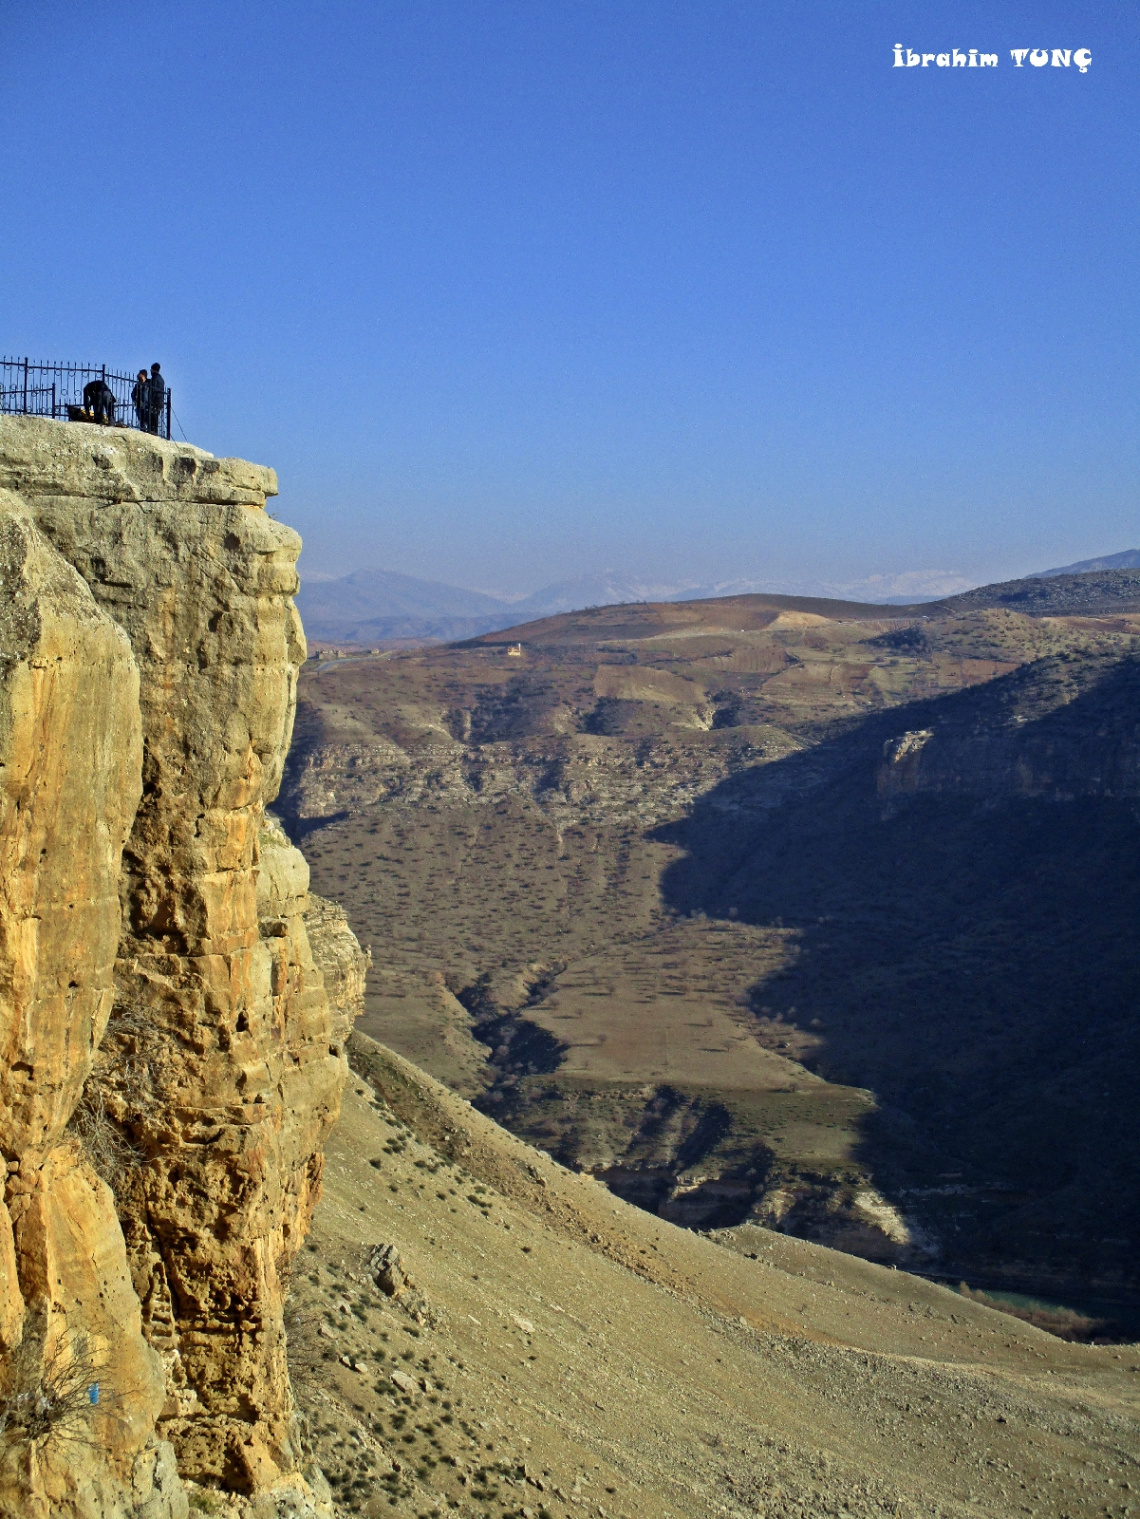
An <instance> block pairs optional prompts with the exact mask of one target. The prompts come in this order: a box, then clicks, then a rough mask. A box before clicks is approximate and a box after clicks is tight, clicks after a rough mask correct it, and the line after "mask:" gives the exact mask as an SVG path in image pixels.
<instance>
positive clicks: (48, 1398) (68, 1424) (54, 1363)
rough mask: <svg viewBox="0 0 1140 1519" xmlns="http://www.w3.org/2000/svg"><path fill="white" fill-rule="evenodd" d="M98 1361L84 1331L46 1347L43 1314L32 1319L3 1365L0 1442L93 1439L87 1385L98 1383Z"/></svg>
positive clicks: (82, 1441) (89, 1441) (86, 1441)
mask: <svg viewBox="0 0 1140 1519" xmlns="http://www.w3.org/2000/svg"><path fill="white" fill-rule="evenodd" d="M99 1365H100V1362H99V1359H98V1357H97V1356H96V1355H95V1354H94V1352H93V1351H92V1349H91V1345H90V1342H89V1340H88V1339H87V1336H86V1335H85V1334H83V1333H81V1332H78V1331H76V1332H73V1333H65V1334H63V1335H61V1336H59V1337H58V1338H56V1339H54V1340H53V1341H52V1343H51V1346H50V1348H49V1346H48V1344H47V1341H46V1333H45V1324H44V1320H43V1318H42V1317H41V1318H40V1319H38V1320H31V1321H30V1322H29V1323H28V1324H27V1325H26V1326H25V1330H24V1338H23V1339H22V1340H21V1342H20V1343H19V1345H17V1346H16V1348H15V1350H13V1351H12V1352H11V1354H10V1355H9V1356H8V1357H7V1360H6V1363H5V1365H4V1367H3V1373H2V1381H0V1446H2V1445H18V1444H41V1445H42V1444H45V1443H46V1442H47V1441H49V1440H58V1441H66V1442H70V1443H73V1444H78V1445H90V1444H92V1443H94V1436H93V1433H92V1428H91V1416H92V1413H93V1411H94V1406H95V1405H94V1404H93V1403H92V1401H91V1389H92V1387H94V1386H96V1385H97V1384H98V1381H99ZM100 1401H105V1397H103V1398H101V1399H100Z"/></svg>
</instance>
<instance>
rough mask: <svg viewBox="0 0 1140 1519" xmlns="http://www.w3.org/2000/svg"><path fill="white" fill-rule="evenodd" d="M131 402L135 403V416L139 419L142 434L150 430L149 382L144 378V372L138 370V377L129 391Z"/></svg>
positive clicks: (143, 370)
mask: <svg viewBox="0 0 1140 1519" xmlns="http://www.w3.org/2000/svg"><path fill="white" fill-rule="evenodd" d="M131 400H132V401H133V402H134V403H135V416H136V417H138V419H139V426H140V427H141V428H142V429H143V431H144V432H146V431H149V428H150V381H149V380H148V379H147V377H146V370H145V369H140V370H139V377H138V379H137V380H136V381H135V385H134V389H133V390H132V391H131Z"/></svg>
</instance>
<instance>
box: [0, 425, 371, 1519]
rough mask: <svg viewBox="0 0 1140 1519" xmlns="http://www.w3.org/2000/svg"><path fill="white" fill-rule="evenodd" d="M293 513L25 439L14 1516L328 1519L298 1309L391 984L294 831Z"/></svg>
mask: <svg viewBox="0 0 1140 1519" xmlns="http://www.w3.org/2000/svg"><path fill="white" fill-rule="evenodd" d="M275 493H276V479H275V477H274V475H273V472H272V471H271V470H267V469H262V468H260V467H258V466H255V465H251V464H247V463H245V462H244V461H241V460H232V459H215V458H213V457H212V456H211V455H209V454H206V453H203V452H202V451H201V450H198V449H194V448H190V447H186V446H183V445H178V444H174V443H168V442H164V441H162V440H159V439H154V438H150V437H144V436H141V435H138V434H132V433H127V432H125V431H121V430H117V429H111V428H93V427H84V428H80V427H75V426H73V425H71V424H64V423H56V422H51V421H46V420H41V419H38V418H24V417H5V418H0V851H2V858H3V868H2V870H0V1034H2V1039H3V1045H2V1049H0V1148H2V1149H3V1156H4V1160H5V1162H6V1167H7V1184H6V1189H5V1196H4V1206H3V1207H0V1352H2V1358H0V1513H4V1514H12V1515H16V1514H19V1515H22V1516H40V1515H42V1516H45V1519H46V1516H47V1515H49V1514H50V1515H52V1516H57V1515H64V1516H71V1515H75V1516H83V1519H104V1516H116V1519H117V1516H120V1515H122V1516H123V1519H126V1516H128V1515H131V1516H145V1519H180V1516H182V1515H185V1514H186V1513H187V1512H188V1499H187V1491H186V1482H191V1483H197V1484H202V1485H204V1486H207V1487H210V1488H212V1489H215V1490H216V1492H217V1494H218V1496H219V1498H221V1495H223V1494H225V1495H226V1500H225V1501H227V1503H228V1504H230V1505H232V1507H233V1510H234V1511H241V1510H243V1509H248V1510H249V1511H250V1512H256V1513H258V1514H263V1513H264V1514H272V1513H276V1512H290V1513H297V1514H303V1513H305V1512H310V1513H319V1512H327V1511H328V1503H327V1493H326V1492H325V1490H324V1489H323V1482H322V1480H321V1479H320V1477H319V1474H317V1473H313V1474H312V1477H313V1481H312V1482H311V1483H310V1482H309V1481H308V1480H307V1479H306V1476H305V1474H304V1472H303V1470H302V1468H303V1466H304V1460H303V1457H302V1453H301V1450H300V1445H299V1442H298V1438H297V1430H296V1419H295V1415H294V1409H293V1401H292V1394H291V1389H290V1386H289V1378H288V1372H287V1368H286V1362H285V1336H284V1329H283V1318H282V1316H283V1300H284V1293H285V1283H286V1277H287V1273H288V1269H289V1264H290V1262H291V1260H292V1258H293V1256H294V1255H295V1253H296V1251H297V1249H298V1248H299V1245H300V1242H301V1240H302V1239H303V1237H304V1235H305V1233H306V1230H307V1229H308V1226H309V1220H310V1217H311V1214H312V1210H313V1207H314V1205H315V1202H316V1199H317V1197H318V1195H319V1191H320V1185H321V1168H322V1156H321V1150H322V1145H323V1143H324V1140H325V1138H326V1136H327V1134H328V1133H329V1130H330V1129H331V1127H332V1125H333V1123H334V1122H335V1120H336V1117H337V1114H338V1111H339V1105H340V1098H341V1092H342V1088H343V1086H344V1082H345V1076H346V1070H347V1067H346V1063H345V1055H344V1040H345V1036H346V1033H347V1029H348V1026H349V1025H350V1023H351V1020H352V1017H353V1016H354V1013H355V1007H356V1001H357V999H358V998H359V996H360V993H361V990H362V970H363V963H364V961H363V956H362V955H361V953H360V950H359V947H358V946H357V945H356V942H355V940H354V939H353V938H352V935H351V932H350V931H349V930H348V928H347V924H346V923H345V921H344V919H343V915H338V912H337V910H336V909H335V908H333V907H332V906H331V905H330V904H322V903H321V902H320V901H319V900H315V899H313V898H311V897H310V896H309V893H308V870H307V867H306V865H305V862H304V860H303V858H302V857H301V855H300V853H299V852H298V851H297V850H295V849H293V848H292V846H291V845H290V844H289V842H288V840H287V839H286V838H285V836H284V834H283V833H282V832H281V830H280V828H279V826H278V825H276V824H275V823H274V822H273V821H272V820H271V819H267V817H266V812H265V809H266V806H267V805H268V804H269V803H270V802H271V801H272V800H273V798H274V797H275V796H276V794H277V790H278V787H279V785H280V780H281V771H282V766H283V762H284V757H285V754H286V752H287V749H288V745H289V740H290V736H291V732H292V725H293V713H294V707H295V699H296V679H297V671H298V668H299V666H300V664H301V662H302V661H303V659H304V655H305V647H304V639H303V635H302V631H301V626H300V621H299V618H298V616H297V613H296V610H295V608H294V606H293V602H292V597H293V594H294V592H295V591H296V589H297V584H298V581H297V573H296V568H295V566H296V560H297V556H298V554H299V552H300V547H301V543H300V539H299V538H298V536H297V535H296V534H295V533H294V532H292V531H291V530H290V529H289V528H287V527H285V526H283V525H282V524H281V523H279V522H277V521H275V520H274V519H273V518H272V517H270V516H269V515H268V514H267V513H266V511H265V500H266V497H267V496H269V495H273V494H275ZM307 922H311V923H312V925H313V930H314V931H313V935H312V939H310V935H309V931H308V928H307ZM326 978H327V983H328V984H327V987H326ZM183 1479H185V1481H184V1480H183Z"/></svg>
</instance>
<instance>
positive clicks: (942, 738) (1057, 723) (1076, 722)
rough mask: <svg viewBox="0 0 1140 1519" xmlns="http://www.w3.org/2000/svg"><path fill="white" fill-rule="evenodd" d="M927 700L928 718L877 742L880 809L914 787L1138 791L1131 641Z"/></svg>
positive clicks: (1010, 792)
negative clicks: (936, 703)
mask: <svg viewBox="0 0 1140 1519" xmlns="http://www.w3.org/2000/svg"><path fill="white" fill-rule="evenodd" d="M1081 578H1083V577H1081ZM928 710H929V715H930V716H931V717H932V718H933V719H934V720H933V722H932V724H931V726H928V727H924V728H921V729H915V730H912V731H910V732H907V733H903V734H901V735H900V736H899V737H897V738H892V739H889V740H887V742H886V743H885V744H884V746H883V752H882V758H881V760H880V763H879V767H878V773H877V777H876V780H877V789H878V794H879V797H880V799H881V800H882V801H883V802H884V803H885V804H886V806H887V808H888V810H890V809H891V808H893V807H894V806H896V805H898V804H899V803H900V802H902V801H903V800H904V799H905V798H906V797H908V796H915V795H917V794H919V793H928V794H943V795H954V794H957V795H962V796H976V797H984V798H987V799H988V800H991V801H992V800H996V799H998V798H1011V797H1037V798H1042V799H1045V800H1049V801H1071V800H1072V799H1073V798H1076V797H1134V796H1136V795H1138V794H1140V716H1138V715H1137V714H1138V712H1140V660H1138V659H1137V658H1136V654H1135V651H1134V650H1132V651H1130V652H1129V653H1128V654H1126V655H1125V656H1124V657H1120V656H1119V655H1115V654H1113V655H1100V656H1095V655H1094V656H1092V657H1085V658H1083V659H1081V660H1079V661H1078V660H1075V659H1073V658H1071V657H1069V656H1067V655H1055V656H1052V657H1050V658H1046V659H1040V660H1036V661H1034V662H1033V663H1032V664H1030V665H1028V666H1026V667H1025V668H1024V669H1022V670H1018V671H1017V672H1016V673H1014V674H1012V675H1007V676H1006V677H1004V678H1003V679H1001V680H996V681H994V682H993V684H992V685H991V686H989V687H984V688H983V689H981V690H980V691H972V692H969V693H966V694H964V695H961V696H958V697H955V698H953V699H952V700H950V701H947V702H946V703H944V704H943V705H942V706H941V707H940V708H939V709H928Z"/></svg>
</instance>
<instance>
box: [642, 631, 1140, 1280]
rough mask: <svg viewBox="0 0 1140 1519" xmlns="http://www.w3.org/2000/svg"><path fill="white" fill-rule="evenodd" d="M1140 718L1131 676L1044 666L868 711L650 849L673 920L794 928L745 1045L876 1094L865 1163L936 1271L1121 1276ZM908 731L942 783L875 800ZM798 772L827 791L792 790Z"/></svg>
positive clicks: (724, 793) (1130, 1175) (1111, 669)
mask: <svg viewBox="0 0 1140 1519" xmlns="http://www.w3.org/2000/svg"><path fill="white" fill-rule="evenodd" d="M1074 679H1079V680H1081V681H1082V682H1083V683H1084V685H1085V689H1084V690H1081V691H1079V693H1078V694H1076V695H1075V696H1074V687H1073V680H1074ZM1064 697H1072V698H1073V699H1071V700H1064ZM1138 716H1140V664H1137V662H1135V661H1131V662H1126V663H1123V664H1120V663H1118V664H1114V665H1107V664H1106V665H1105V666H1104V667H1103V668H1101V669H1099V670H1098V669H1095V668H1091V669H1086V670H1085V671H1084V672H1083V673H1077V674H1074V673H1073V672H1071V671H1070V670H1069V669H1067V668H1066V667H1065V662H1064V661H1060V662H1058V661H1042V662H1041V664H1040V665H1039V666H1033V667H1030V668H1029V669H1028V670H1025V671H1021V672H1017V673H1016V674H1015V675H1013V676H1010V677H1007V678H1005V679H1004V680H1001V681H995V682H993V683H992V684H991V685H989V686H987V687H984V688H976V689H974V690H972V691H968V692H962V693H959V694H957V695H955V696H951V697H946V698H943V699H941V700H939V701H932V702H925V703H919V704H914V705H911V706H908V707H906V708H904V709H896V710H895V711H893V712H890V713H880V714H876V715H875V716H874V717H873V718H871V719H868V720H866V721H864V722H862V723H860V724H859V725H857V726H855V727H853V728H852V729H850V730H849V731H848V732H847V733H845V734H844V735H843V736H841V737H839V738H836V739H834V740H831V741H829V742H827V743H825V744H824V745H822V746H821V748H820V749H819V750H817V751H815V752H814V757H812V756H810V755H799V756H794V757H793V758H792V759H790V760H788V761H785V762H782V765H781V764H777V765H772V766H766V767H761V768H759V769H757V770H754V771H751V772H749V773H748V774H747V775H746V776H745V777H736V778H735V779H734V780H732V781H730V782H726V783H725V784H724V785H723V786H721V787H720V788H718V789H717V790H715V791H713V792H711V793H710V794H709V795H707V796H706V797H705V798H703V799H702V800H701V802H700V803H699V804H698V805H697V806H696V807H695V808H694V810H693V812H692V814H691V815H690V816H689V817H688V818H687V819H685V820H684V821H683V822H681V823H679V824H676V825H671V826H670V827H668V828H665V829H661V830H658V831H657V832H656V833H655V835H654V837H656V838H658V839H663V840H667V841H668V842H671V843H674V844H678V845H680V846H681V847H682V848H683V849H684V850H685V854H684V857H683V858H681V859H680V860H678V861H677V862H676V863H675V864H674V865H672V866H671V867H670V868H669V870H668V871H667V873H666V876H665V878H664V882H663V890H664V894H665V899H666V902H667V903H668V905H669V906H670V907H672V908H673V909H674V910H675V911H678V912H681V913H686V914H692V913H703V914H706V915H708V916H710V917H721V918H723V917H733V918H737V919H739V920H742V921H746V922H750V923H755V924H772V925H782V926H784V927H786V928H794V929H795V930H797V931H798V936H799V937H798V943H799V954H798V957H797V959H796V960H795V962H794V963H793V964H792V965H791V966H790V967H789V968H787V969H786V970H784V971H782V972H781V973H780V974H779V975H777V976H775V977H773V978H770V979H767V980H765V981H763V982H761V983H758V984H757V985H756V986H755V987H754V988H753V991H752V1002H753V1010H754V1012H755V1014H756V1015H757V1018H758V1020H759V1023H760V1027H761V1030H762V1031H763V1029H764V1028H766V1027H767V1026H768V1024H769V1023H770V1022H776V1021H782V1022H783V1023H784V1024H787V1025H793V1026H796V1027H799V1028H802V1029H804V1030H805V1031H808V1032H810V1033H811V1034H812V1035H813V1036H816V1037H817V1038H818V1039H819V1040H820V1041H821V1042H820V1044H819V1046H818V1048H817V1049H816V1052H815V1054H814V1055H813V1056H811V1057H809V1063H810V1064H811V1065H812V1068H813V1069H815V1070H816V1071H817V1072H818V1073H819V1074H820V1075H822V1076H825V1077H827V1078H829V1079H832V1080H836V1081H842V1082H845V1083H850V1084H853V1085H857V1086H865V1087H869V1088H871V1089H872V1090H873V1091H874V1092H875V1093H876V1095H877V1097H878V1109H877V1112H876V1114H875V1116H874V1117H873V1119H872V1120H871V1121H870V1122H869V1123H868V1125H867V1127H866V1130H865V1132H864V1135H863V1141H862V1155H861V1159H862V1160H863V1161H864V1162H865V1163H866V1164H867V1165H868V1166H869V1168H870V1169H871V1171H872V1173H873V1175H874V1177H875V1179H876V1182H877V1184H878V1185H879V1187H880V1188H881V1189H882V1191H883V1192H884V1193H886V1194H887V1195H888V1196H889V1197H890V1198H891V1200H892V1201H894V1202H895V1203H896V1205H898V1206H899V1207H900V1208H902V1209H903V1211H904V1212H906V1213H907V1214H909V1215H911V1216H912V1217H916V1218H917V1219H918V1221H919V1222H920V1223H922V1224H923V1225H924V1226H925V1227H927V1228H928V1229H930V1230H931V1231H932V1232H933V1234H934V1235H935V1236H936V1237H937V1238H938V1239H939V1240H940V1241H941V1243H942V1258H941V1261H940V1263H939V1265H940V1268H942V1269H945V1270H946V1271H947V1272H948V1273H949V1272H954V1273H959V1272H960V1273H962V1274H963V1275H971V1276H972V1278H973V1279H974V1280H983V1279H988V1280H990V1281H993V1282H995V1283H999V1282H1001V1281H1015V1282H1023V1283H1025V1284H1026V1285H1030V1284H1032V1285H1034V1286H1035V1287H1036V1288H1037V1289H1038V1290H1042V1291H1043V1290H1045V1289H1046V1288H1049V1287H1052V1288H1053V1289H1054V1290H1056V1289H1059V1288H1062V1287H1068V1288H1070V1289H1071V1288H1072V1287H1073V1286H1075V1285H1079V1284H1082V1283H1083V1284H1088V1285H1090V1286H1093V1287H1095V1288H1096V1289H1097V1290H1103V1291H1106V1292H1110V1293H1115V1292H1118V1291H1119V1292H1121V1293H1122V1294H1123V1293H1125V1292H1126V1291H1127V1290H1128V1289H1129V1288H1135V1286H1136V1285H1137V1268H1136V1266H1135V1261H1136V1257H1137V1248H1136V1247H1137V1245H1138V1244H1140V1206H1138V1199H1140V1190H1138V1186H1137V1183H1138V1181H1140V1176H1138V1175H1137V1170H1138V1165H1137V1160H1138V1157H1140V1101H1138V1093H1137V1076H1138V1075H1140V1070H1138V1065H1140V1061H1138V1058H1137V1057H1138V1046H1140V1027H1138V1022H1137V1017H1138V1013H1140V1007H1138V1000H1140V999H1138V990H1140V938H1138V934H1137V925H1138V923H1140V868H1138V862H1140V824H1138V821H1137V807H1136V802H1135V800H1134V798H1135V797H1136V795H1137V789H1138V788H1137V786H1136V784H1135V780H1136V767H1137V756H1138V752H1140V751H1138V745H1137V722H1138ZM927 727H929V728H933V730H934V733H935V740H936V742H935V743H933V744H932V746H931V749H932V755H933V759H932V764H933V765H934V767H935V773H936V774H937V776H938V778H939V780H940V784H941V785H942V787H943V789H942V790H941V791H939V792H936V793H934V794H924V793H922V792H919V793H918V794H916V795H913V796H909V797H906V798H903V799H901V800H898V801H896V802H895V803H894V804H893V805H892V806H891V807H885V806H884V804H883V801H882V799H881V798H880V797H879V796H878V795H877V792H876V772H877V769H878V766H879V763H880V761H881V758H882V754H883V746H884V743H885V742H886V741H887V740H888V739H891V738H893V737H896V736H898V735H899V734H901V733H902V732H904V731H908V730H915V729H923V728H927ZM809 764H811V765H814V767H815V772H816V774H817V775H818V776H820V777H822V779H820V780H819V781H818V783H817V784H816V785H815V787H814V788H809V789H807V790H805V789H803V787H802V786H797V785H793V784H792V781H794V780H795V779H796V776H797V771H799V772H803V771H804V770H805V769H806V767H807V766H808V765H809ZM781 769H784V770H785V771H786V773H787V777H788V780H787V784H788V799H787V800H786V801H785V802H784V804H783V805H782V806H780V807H778V808H776V809H774V810H769V811H767V812H765V811H763V810H761V806H762V804H763V802H764V798H765V797H766V796H771V795H772V794H773V793H774V792H775V793H778V792H779V790H780V787H781V784H782V782H781V776H780V773H779V772H780V771H781ZM1019 776H1020V777H1021V779H1022V783H1024V781H1025V778H1026V777H1030V778H1031V783H1032V784H1033V785H1035V786H1041V787H1042V788H1043V789H1044V790H1045V792H1046V793H1047V795H1046V796H1036V797H1033V796H1024V795H1018V794H1016V784H1017V778H1018V777H1019ZM1051 776H1052V777H1054V778H1061V779H1060V780H1055V783H1049V784H1047V783H1048V782H1049V778H1050V777H1051ZM1042 778H1044V779H1042ZM1082 778H1083V780H1082ZM1079 780H1081V781H1082V783H1083V785H1084V787H1085V790H1086V793H1087V794H1085V795H1077V794H1075V792H1076V790H1077V784H1078V781H1079ZM1128 786H1131V796H1127V795H1126V796H1125V797H1123V798H1122V797H1121V796H1120V795H1097V794H1095V793H1096V792H1097V791H1098V790H1104V789H1111V790H1114V791H1120V790H1121V789H1124V790H1126V789H1127V788H1128ZM762 1037H763V1032H762Z"/></svg>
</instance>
